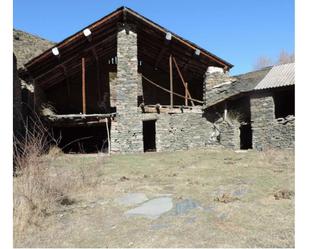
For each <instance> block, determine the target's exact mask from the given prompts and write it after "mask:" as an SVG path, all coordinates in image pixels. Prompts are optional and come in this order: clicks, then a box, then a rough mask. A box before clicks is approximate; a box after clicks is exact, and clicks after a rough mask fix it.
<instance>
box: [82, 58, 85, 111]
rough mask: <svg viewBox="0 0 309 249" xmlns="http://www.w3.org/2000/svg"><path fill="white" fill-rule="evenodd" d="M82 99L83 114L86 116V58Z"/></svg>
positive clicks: (83, 65) (83, 66)
mask: <svg viewBox="0 0 309 249" xmlns="http://www.w3.org/2000/svg"><path fill="white" fill-rule="evenodd" d="M82 99H83V103H82V104H83V114H86V68H85V57H82Z"/></svg>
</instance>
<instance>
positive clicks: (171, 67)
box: [169, 55, 173, 108]
mask: <svg viewBox="0 0 309 249" xmlns="http://www.w3.org/2000/svg"><path fill="white" fill-rule="evenodd" d="M169 64H170V105H171V108H173V63H172V55H170V58H169Z"/></svg>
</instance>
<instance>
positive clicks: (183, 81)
mask: <svg viewBox="0 0 309 249" xmlns="http://www.w3.org/2000/svg"><path fill="white" fill-rule="evenodd" d="M173 61H174V63H175V66H176V69H177V72H178V74H179V77H180V79H181V82H182V84H183V86H184V87H185V91H186V93H187V94H188V95H189V97H190V99H192V97H191V94H190V92H189V89H188V85H186V82H185V80H184V78H183V77H182V74H181V72H180V70H179V67H178V64H177V61H176V59H175V57H173ZM191 104H192V106H194V102H193V101H192V100H191Z"/></svg>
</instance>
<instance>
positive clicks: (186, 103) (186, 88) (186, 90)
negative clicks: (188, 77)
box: [185, 82, 188, 106]
mask: <svg viewBox="0 0 309 249" xmlns="http://www.w3.org/2000/svg"><path fill="white" fill-rule="evenodd" d="M185 84H186V87H185V106H188V82H186V83H185Z"/></svg>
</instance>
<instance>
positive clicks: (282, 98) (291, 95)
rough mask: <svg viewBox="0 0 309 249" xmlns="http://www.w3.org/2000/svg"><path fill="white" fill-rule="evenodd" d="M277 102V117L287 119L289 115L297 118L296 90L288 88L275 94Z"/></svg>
mask: <svg viewBox="0 0 309 249" xmlns="http://www.w3.org/2000/svg"><path fill="white" fill-rule="evenodd" d="M273 97H274V102H275V117H276V118H285V117H286V116H288V115H293V116H295V88H294V86H292V87H286V88H284V89H283V90H277V91H275V92H274V93H273Z"/></svg>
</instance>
